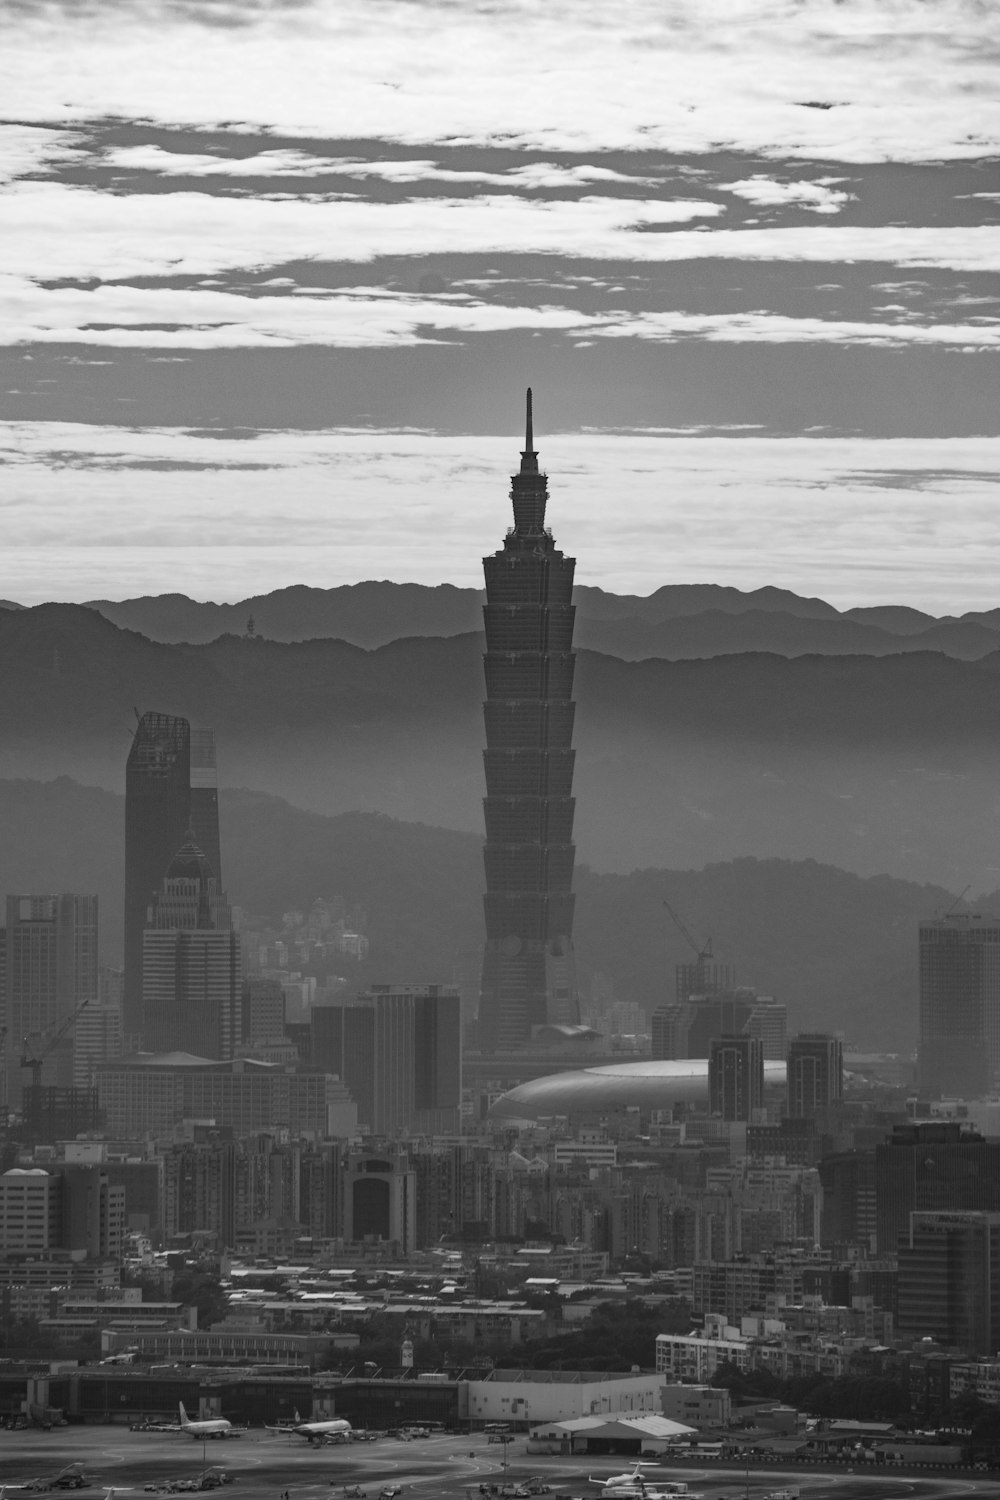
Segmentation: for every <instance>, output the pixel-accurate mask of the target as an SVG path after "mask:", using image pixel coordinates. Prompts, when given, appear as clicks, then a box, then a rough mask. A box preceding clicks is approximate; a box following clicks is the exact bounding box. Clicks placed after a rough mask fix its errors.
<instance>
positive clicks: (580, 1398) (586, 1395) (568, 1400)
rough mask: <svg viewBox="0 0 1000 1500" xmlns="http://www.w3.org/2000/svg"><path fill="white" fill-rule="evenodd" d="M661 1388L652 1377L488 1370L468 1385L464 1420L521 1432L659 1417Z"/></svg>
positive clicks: (567, 1371) (589, 1371)
mask: <svg viewBox="0 0 1000 1500" xmlns="http://www.w3.org/2000/svg"><path fill="white" fill-rule="evenodd" d="M662 1384H663V1380H662V1377H661V1376H660V1375H658V1374H654V1373H652V1372H648V1373H646V1374H639V1375H624V1374H617V1373H612V1374H599V1373H597V1372H596V1371H593V1370H583V1371H572V1370H501V1369H497V1370H491V1371H490V1373H489V1375H487V1376H484V1378H483V1379H482V1380H470V1381H469V1420H470V1422H472V1423H473V1425H478V1424H479V1423H486V1422H509V1423H510V1424H511V1426H513V1427H520V1428H522V1429H523V1428H527V1427H531V1426H532V1424H533V1423H537V1422H565V1421H568V1420H570V1419H571V1418H575V1417H594V1416H605V1417H606V1416H608V1415H621V1416H639V1415H641V1414H653V1413H659V1412H660V1387H661V1385H662Z"/></svg>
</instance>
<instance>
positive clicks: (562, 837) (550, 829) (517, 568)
mask: <svg viewBox="0 0 1000 1500" xmlns="http://www.w3.org/2000/svg"><path fill="white" fill-rule="evenodd" d="M510 495H511V500H512V502H513V506H514V525H513V527H512V529H511V530H510V531H508V532H507V535H506V537H505V539H504V544H503V547H502V548H501V549H500V551H499V552H495V553H493V555H492V556H491V557H487V558H484V559H483V569H484V571H485V574H486V605H485V607H484V611H483V613H484V616H485V623H486V655H485V658H484V665H485V671H486V701H485V704H484V705H483V709H484V714H485V719H486V753H485V762H486V798H485V801H484V804H483V806H484V812H485V818H486V846H485V851H484V853H485V862H486V896H485V914H486V948H485V952H484V955H483V975H482V984H481V988H480V1004H479V1042H480V1046H481V1048H482V1050H483V1051H484V1052H495V1051H498V1050H499V1051H507V1050H510V1049H517V1048H520V1047H523V1046H525V1045H526V1044H528V1043H529V1042H530V1041H531V1038H532V1036H533V1034H534V1032H535V1029H536V1028H537V1027H539V1026H543V1025H546V1024H571V1025H575V1024H577V1023H578V1021H579V1007H578V1003H577V996H576V983H575V974H574V965H573V937H572V933H573V894H572V885H573V861H574V857H575V852H576V851H575V848H574V845H573V810H574V800H573V795H572V793H573V755H574V752H573V748H572V743H573V712H574V703H573V696H572V695H573V666H574V654H573V616H574V607H573V604H572V594H573V571H574V568H575V567H576V562H575V559H574V558H572V557H565V556H564V555H563V554H562V553H561V552H560V551H558V549H557V548H556V545H555V542H554V541H553V539H552V533H551V532H550V531H549V530H547V529H546V526H545V506H546V501H547V500H548V481H547V479H546V476H545V475H544V474H542V473H540V472H539V469H538V454H537V453H536V452H535V449H534V436H533V432H532V410H531V391H530V390H529V391H528V397H527V421H526V432H525V439H524V451H523V453H522V454H521V467H520V470H519V472H518V473H517V474H514V475H513V476H512V478H511V492H510Z"/></svg>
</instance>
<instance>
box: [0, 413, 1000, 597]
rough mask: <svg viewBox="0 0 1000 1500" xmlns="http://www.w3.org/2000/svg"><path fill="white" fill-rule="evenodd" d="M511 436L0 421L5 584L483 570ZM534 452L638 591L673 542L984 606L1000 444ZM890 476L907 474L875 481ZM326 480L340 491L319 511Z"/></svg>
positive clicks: (498, 517) (848, 583)
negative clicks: (337, 500) (234, 431)
mask: <svg viewBox="0 0 1000 1500" xmlns="http://www.w3.org/2000/svg"><path fill="white" fill-rule="evenodd" d="M519 446H520V439H519V435H518V434H517V433H515V432H512V434H511V436H510V437H508V438H490V437H474V436H443V435H440V434H435V433H430V432H387V431H363V432H359V431H356V430H355V431H342V430H334V431H327V432H287V431H276V432H266V431H265V432H260V433H258V434H256V435H255V436H254V437H252V438H249V439H248V438H246V437H245V436H242V437H240V438H238V439H237V438H233V437H225V436H222V437H220V436H214V437H208V436H203V435H200V434H191V433H186V432H182V431H178V430H176V429H171V428H156V429H138V430H136V429H131V428H120V427H119V428H101V427H97V426H91V425H85V424H80V425H76V424H70V423H61V422H37V423H8V424H0V457H7V458H9V459H10V460H11V461H13V462H14V463H15V464H16V465H17V469H16V474H15V475H14V476H13V479H14V482H8V483H7V484H6V485H5V487H4V507H3V508H4V521H5V537H6V543H5V545H6V548H7V552H6V561H7V565H8V569H9V573H10V576H11V578H16V579H17V588H16V589H15V588H14V586H13V584H11V586H10V587H9V588H8V589H7V590H6V592H7V593H15V594H16V595H17V597H18V598H19V599H20V600H21V602H23V603H34V602H37V601H39V600H42V599H48V598H75V599H87V598H107V597H116V596H118V595H120V594H121V592H122V586H121V580H122V578H123V577H127V578H128V580H129V592H130V593H136V594H137V593H144V592H150V593H157V592H161V591H162V589H163V587H164V580H165V579H169V581H170V582H169V586H170V587H171V588H174V589H178V590H182V591H184V592H186V593H189V594H192V595H194V596H195V597H199V596H200V597H203V598H204V597H218V596H219V591H220V588H222V589H223V592H224V594H225V595H226V596H227V597H229V598H234V599H235V598H240V597H242V596H246V595H248V594H251V593H254V592H258V591H266V590H267V589H272V588H276V587H280V586H282V585H285V584H291V583H296V582H303V583H311V584H316V585H318V586H323V587H330V586H332V585H333V584H337V583H341V582H345V583H346V582H353V581H356V580H357V579H358V578H365V577H386V578H395V579H397V580H401V581H403V580H415V581H419V582H425V583H439V582H442V581H444V580H448V581H451V582H454V583H459V584H465V585H472V584H475V585H478V584H479V582H480V574H479V571H478V560H479V558H480V557H482V556H483V555H484V554H485V553H487V552H492V551H493V550H494V549H495V548H496V547H497V546H498V545H499V543H500V541H501V540H502V536H503V531H504V529H505V528H506V526H507V524H508V518H509V501H508V500H507V486H508V481H507V475H508V474H509V472H510V465H511V461H512V459H513V458H514V456H515V454H516V451H517V449H518V447H519ZM539 447H540V451H541V457H542V460H543V462H544V464H545V466H546V468H547V469H548V471H549V475H550V491H551V501H550V506H549V513H548V519H549V521H550V524H551V525H552V527H553V530H554V533H555V536H556V538H557V541H558V543H559V545H560V546H561V547H563V548H565V549H566V551H568V552H569V553H570V554H571V555H575V556H577V557H578V559H579V563H578V569H577V572H578V577H579V580H580V582H582V583H600V584H601V585H602V586H604V587H606V588H612V589H615V590H619V591H623V592H636V593H649V592H651V591H652V590H653V589H654V588H656V587H658V586H659V585H660V584H662V583H663V582H664V581H666V580H665V574H664V559H665V558H669V560H670V562H669V570H670V581H673V582H701V581H704V579H705V578H706V577H712V578H713V579H715V580H716V581H718V582H722V583H732V584H734V585H736V586H738V587H741V588H754V587H758V586H760V585H762V584H765V583H773V582H775V581H776V580H779V581H780V582H781V583H782V584H783V585H784V586H785V587H788V588H792V589H796V590H797V591H798V592H800V593H803V594H821V595H822V596H823V597H825V598H828V599H830V600H831V601H832V602H833V603H835V604H837V605H838V606H839V607H842V608H846V607H848V606H849V605H853V604H862V603H886V602H898V603H909V604H915V605H919V606H920V607H922V608H924V609H928V610H931V611H933V612H935V613H939V614H945V613H961V612H962V611H963V610H965V609H970V608H979V607H984V608H987V607H991V606H992V605H993V604H994V603H995V602H996V601H995V594H996V578H995V574H996V569H995V543H996V520H995V512H996V502H995V479H994V477H993V476H994V475H995V474H996V472H997V471H998V470H1000V439H987V438H975V439H948V440H940V441H931V440H927V439H925V440H903V439H898V440H894V441H877V440H863V439H823V438H811V439H810V438H800V439H769V438H758V437H752V436H750V437H720V436H715V435H705V436H697V437H691V436H677V435H665V434H658V435H652V434H649V433H643V432H631V433H622V434H613V435H612V434H602V433H564V434H545V435H540V437H539ZM251 464H252V465H257V466H259V467H256V468H248V467H246V466H247V465H251ZM136 465H140V466H141V467H142V469H143V473H142V482H141V484H137V483H136V478H135V474H134V472H133V469H134V467H135V466H136ZM178 466H179V467H178ZM887 473H891V474H897V475H901V476H904V477H906V478H908V479H909V480H910V481H912V487H907V488H899V487H896V486H892V487H888V488H886V487H883V486H882V485H880V484H879V480H880V478H881V477H882V476H884V475H886V474H887ZM873 483H874V484H875V485H877V486H878V487H876V488H873ZM331 494H337V495H339V496H341V497H342V503H341V504H340V505H338V506H336V507H335V508H333V509H331V504H330V496H331ZM459 494H460V495H461V497H462V498H461V504H459V505H457V504H456V503H455V497H456V495H459ZM609 494H614V495H616V496H617V497H618V498H617V500H616V507H615V526H614V527H613V528H612V529H611V530H610V531H609V529H608V524H607V503H608V495H609ZM221 580H225V582H224V585H223V584H222V582H221Z"/></svg>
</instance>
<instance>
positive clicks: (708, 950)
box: [663, 897, 715, 964]
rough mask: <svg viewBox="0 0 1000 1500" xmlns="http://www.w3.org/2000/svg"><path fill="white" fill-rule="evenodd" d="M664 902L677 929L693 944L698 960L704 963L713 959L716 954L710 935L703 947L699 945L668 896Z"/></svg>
mask: <svg viewBox="0 0 1000 1500" xmlns="http://www.w3.org/2000/svg"><path fill="white" fill-rule="evenodd" d="M663 904H664V906H665V907H666V908H667V911H668V912H669V913H670V917H671V920H672V921H673V924H674V926H675V927H676V928H677V931H678V932H679V933H680V934H681V935H682V937H685V938H687V940H688V942H689V943H690V944H691V947H692V948H693V949H694V951H695V953H696V954H697V955H698V962H699V963H700V964H703V963H707V962H708V961H709V960H710V959H712V958H713V957H714V956H715V955H714V954H713V953H712V939H711V938H710V937H707V938H706V939H705V941H704V943H703V944H702V945H701V947H699V946H698V944H697V943H696V942H695V940H694V938H693V937H692V936H691V934H690V932H688V930H687V928H686V927H685V926H684V923H683V922H682V921H681V919H680V917H679V916H678V915H677V913H676V912H675V911H674V909H673V907H672V906H671V905H670V902H669V901H668V900H667V899H666V897H664V898H663Z"/></svg>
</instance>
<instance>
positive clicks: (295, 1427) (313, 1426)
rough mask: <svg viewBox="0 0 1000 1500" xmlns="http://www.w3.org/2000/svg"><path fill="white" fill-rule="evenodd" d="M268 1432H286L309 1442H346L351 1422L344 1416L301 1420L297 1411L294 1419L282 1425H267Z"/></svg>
mask: <svg viewBox="0 0 1000 1500" xmlns="http://www.w3.org/2000/svg"><path fill="white" fill-rule="evenodd" d="M267 1430H268V1432H281V1433H287V1434H288V1436H290V1437H304V1438H308V1439H309V1441H310V1443H346V1442H347V1439H348V1436H349V1434H350V1432H351V1424H350V1422H348V1421H347V1420H346V1418H344V1417H331V1418H330V1419H329V1420H328V1421H325V1422H303V1420H302V1418H301V1417H300V1416H299V1414H298V1412H296V1413H295V1421H294V1422H292V1423H290V1424H289V1425H288V1426H284V1427H268V1429H267Z"/></svg>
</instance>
